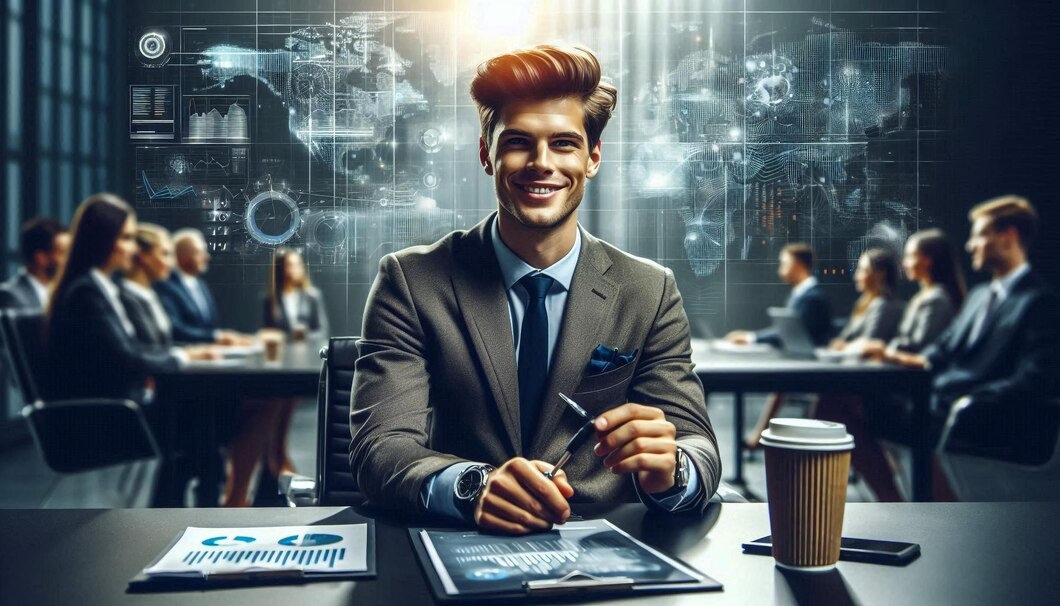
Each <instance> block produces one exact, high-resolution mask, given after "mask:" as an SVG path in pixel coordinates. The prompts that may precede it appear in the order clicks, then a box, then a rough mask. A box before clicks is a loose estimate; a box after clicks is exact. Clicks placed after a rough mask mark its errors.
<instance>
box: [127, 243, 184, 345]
mask: <svg viewBox="0 0 1060 606" xmlns="http://www.w3.org/2000/svg"><path fill="white" fill-rule="evenodd" d="M136 247H137V251H136V254H135V255H133V262H132V266H131V267H130V268H129V270H128V271H126V272H125V279H124V280H122V281H121V291H122V292H121V296H122V302H123V303H124V304H125V309H126V311H127V312H128V313H129V320H131V321H132V323H133V326H134V327H136V334H137V337H138V338H139V340H140V342H141V343H144V344H145V345H149V346H154V347H168V346H170V345H171V344H172V343H173V325H172V323H171V322H170V321H169V315H168V314H167V313H166V308H165V307H163V306H162V301H160V300H159V298H158V295H157V294H156V293H155V291H154V288H153V285H154V283H155V282H160V281H162V280H167V279H169V274H170V273H171V272H172V271H173V243H172V241H170V238H169V232H168V231H166V229H165V228H163V227H161V226H158V225H152V224H150V223H141V224H140V225H139V227H138V228H137V230H136Z"/></svg>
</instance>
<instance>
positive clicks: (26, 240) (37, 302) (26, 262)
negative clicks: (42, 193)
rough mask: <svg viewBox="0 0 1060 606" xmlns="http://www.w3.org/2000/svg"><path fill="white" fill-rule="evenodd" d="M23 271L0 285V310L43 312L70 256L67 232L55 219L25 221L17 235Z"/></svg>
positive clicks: (68, 233) (68, 234)
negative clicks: (67, 257)
mask: <svg viewBox="0 0 1060 606" xmlns="http://www.w3.org/2000/svg"><path fill="white" fill-rule="evenodd" d="M19 252H20V253H21V254H22V269H21V270H20V271H19V272H18V274H17V275H15V276H14V277H12V278H11V279H10V280H8V281H6V282H4V283H3V284H0V309H30V310H37V311H44V310H45V309H46V308H47V307H48V300H49V298H50V296H51V289H52V287H53V286H54V285H55V280H56V278H57V277H58V276H59V273H60V272H61V271H62V269H63V266H64V265H65V264H66V256H67V255H68V254H70V232H69V231H67V230H66V228H65V227H63V226H62V224H61V223H59V222H58V221H55V220H54V219H47V218H43V217H38V218H36V219H32V220H30V221H27V222H26V223H25V225H23V226H22V231H21V233H20V234H19Z"/></svg>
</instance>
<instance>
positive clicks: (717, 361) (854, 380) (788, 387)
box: [692, 339, 935, 501]
mask: <svg viewBox="0 0 1060 606" xmlns="http://www.w3.org/2000/svg"><path fill="white" fill-rule="evenodd" d="M692 362H693V363H694V364H695V367H696V375H697V376H699V379H700V381H702V382H703V388H704V389H705V390H706V392H707V394H711V393H716V392H723V393H724V392H731V393H733V395H734V402H733V444H734V451H735V458H734V471H733V475H732V477H730V478H727V480H728V481H729V482H731V483H733V484H736V485H738V486H744V485H745V480H744V477H743V451H744V448H745V447H744V431H745V428H744V425H745V419H744V412H745V411H744V408H745V403H744V394H747V393H770V392H788V393H792V392H795V393H803V392H804V393H851V394H858V395H861V396H862V399H863V401H864V403H865V405H866V406H895V405H897V402H896V401H895V399H894V398H887V397H881V396H888V395H898V396H905V397H907V398H909V400H910V401H911V402H912V404H913V414H912V427H911V430H912V433H911V434H910V435H909V436H908V443H909V445H910V446H911V447H912V450H913V466H912V476H913V500H914V501H930V500H931V498H932V457H933V454H934V447H935V445H934V443H933V440H932V437H931V418H930V406H931V374H930V373H929V372H927V371H925V370H920V369H914V368H905V367H901V366H896V365H894V364H882V363H879V362H870V361H865V360H858V359H856V358H849V357H848V358H844V359H842V360H840V361H822V360H815V359H803V358H790V357H786V356H785V355H784V354H782V353H781V352H780V351H778V350H771V351H768V350H766V351H763V350H761V349H749V350H748V351H747V352H746V353H737V352H735V351H734V350H733V348H729V347H722V346H719V345H718V344H716V342H711V341H707V340H705V339H693V340H692Z"/></svg>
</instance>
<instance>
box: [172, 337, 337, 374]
mask: <svg viewBox="0 0 1060 606" xmlns="http://www.w3.org/2000/svg"><path fill="white" fill-rule="evenodd" d="M325 345H327V343H326V342H324V343H317V342H312V343H310V342H308V341H298V342H292V343H286V344H285V345H284V347H283V358H282V359H280V360H277V361H275V362H266V361H265V359H264V356H263V355H262V354H260V353H257V354H251V355H249V356H246V357H240V358H232V359H227V360H220V361H218V362H193V363H191V364H189V365H188V366H185V367H182V368H175V369H173V370H172V371H170V372H163V373H160V376H164V377H168V376H173V377H192V376H204V377H211V376H213V377H216V376H223V375H235V376H254V375H260V376H266V375H295V376H309V375H312V376H313V377H314V379H315V376H316V375H315V374H314V373H317V372H319V371H320V348H321V347H323V346H325Z"/></svg>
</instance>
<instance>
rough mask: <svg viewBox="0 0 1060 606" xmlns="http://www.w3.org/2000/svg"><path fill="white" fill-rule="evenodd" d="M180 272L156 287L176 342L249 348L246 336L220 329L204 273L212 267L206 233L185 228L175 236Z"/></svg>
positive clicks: (248, 340)
mask: <svg viewBox="0 0 1060 606" xmlns="http://www.w3.org/2000/svg"><path fill="white" fill-rule="evenodd" d="M173 247H174V250H175V252H176V257H177V267H176V271H174V272H172V273H171V274H170V276H169V279H168V280H161V281H158V282H155V284H154V288H155V291H156V292H157V293H158V296H159V298H160V299H161V301H162V305H164V306H165V308H166V313H167V314H168V315H169V319H170V322H172V324H173V339H174V340H175V341H177V342H180V343H216V344H218V345H249V344H250V343H251V342H252V340H251V339H250V338H249V337H247V336H246V335H241V334H239V333H236V332H233V331H230V330H223V329H220V328H218V325H219V320H218V316H217V305H216V303H215V302H214V298H213V294H211V293H210V288H209V286H207V284H206V282H204V281H203V280H202V274H204V273H206V270H207V269H208V268H209V264H210V253H209V251H207V250H206V241H205V240H204V239H203V237H202V233H201V232H199V231H198V230H195V229H182V230H179V231H177V232H176V233H175V234H173Z"/></svg>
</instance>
